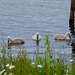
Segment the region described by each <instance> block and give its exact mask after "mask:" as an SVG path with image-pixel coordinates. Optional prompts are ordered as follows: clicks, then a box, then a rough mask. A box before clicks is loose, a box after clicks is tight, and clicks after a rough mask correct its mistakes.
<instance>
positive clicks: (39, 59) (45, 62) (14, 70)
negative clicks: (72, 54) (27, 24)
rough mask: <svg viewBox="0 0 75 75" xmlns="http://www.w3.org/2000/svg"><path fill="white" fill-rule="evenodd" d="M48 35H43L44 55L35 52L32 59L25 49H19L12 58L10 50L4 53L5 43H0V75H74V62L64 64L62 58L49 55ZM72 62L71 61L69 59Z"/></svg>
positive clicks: (50, 49) (50, 50)
mask: <svg viewBox="0 0 75 75" xmlns="http://www.w3.org/2000/svg"><path fill="white" fill-rule="evenodd" d="M49 38H50V37H49V35H46V36H45V38H44V39H45V43H44V46H45V47H46V50H45V55H43V56H39V54H36V59H35V60H34V61H33V60H32V59H30V58H29V56H28V54H27V53H26V51H24V50H22V51H20V50H19V53H18V56H17V58H13V56H12V52H8V53H7V54H6V49H5V47H6V45H4V41H3V43H1V45H2V48H3V49H2V51H1V53H2V55H0V75H74V74H75V70H74V69H75V64H73V65H71V64H64V61H63V59H60V58H58V59H57V60H55V59H54V58H53V56H52V55H51V52H52V51H54V50H52V48H50V43H51V42H50V41H49ZM71 62H73V61H71Z"/></svg>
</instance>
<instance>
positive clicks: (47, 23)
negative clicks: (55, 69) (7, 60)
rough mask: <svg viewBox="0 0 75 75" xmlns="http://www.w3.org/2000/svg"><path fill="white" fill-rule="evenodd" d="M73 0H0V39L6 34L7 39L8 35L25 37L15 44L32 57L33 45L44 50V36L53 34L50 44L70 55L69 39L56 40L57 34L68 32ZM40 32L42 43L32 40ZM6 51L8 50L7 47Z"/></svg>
mask: <svg viewBox="0 0 75 75" xmlns="http://www.w3.org/2000/svg"><path fill="white" fill-rule="evenodd" d="M70 4H71V2H70V0H7V1H5V0H1V1H0V35H1V36H0V40H1V38H2V32H3V36H4V38H5V42H6V43H7V36H11V37H12V38H15V37H21V38H24V40H25V44H24V45H21V46H12V50H13V51H14V53H15V54H17V52H15V49H16V50H17V51H18V49H19V48H25V49H26V51H27V52H28V53H29V54H30V56H31V57H33V55H34V49H35V50H36V51H37V50H39V54H41V55H42V54H43V52H44V49H45V48H42V47H43V45H44V42H45V41H44V39H43V38H44V36H45V35H47V34H49V35H51V38H50V41H51V42H52V43H51V47H52V48H53V49H54V50H55V52H57V51H58V52H59V53H60V55H61V54H62V55H64V54H65V57H66V58H67V59H71V54H72V51H71V50H72V47H71V45H70V42H69V41H55V40H54V36H55V34H58V33H61V34H65V33H66V32H69V31H70V30H69V15H70ZM36 32H39V34H40V35H41V37H42V40H41V41H40V42H39V46H37V45H36V42H35V41H33V40H32V36H33V35H34V34H35V33H36ZM7 51H9V50H8V49H7Z"/></svg>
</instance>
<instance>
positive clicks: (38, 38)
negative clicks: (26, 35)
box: [32, 32, 41, 41]
mask: <svg viewBox="0 0 75 75" xmlns="http://www.w3.org/2000/svg"><path fill="white" fill-rule="evenodd" d="M32 39H33V40H35V41H40V40H41V36H40V35H39V33H38V32H37V33H36V34H35V35H34V36H33V37H32Z"/></svg>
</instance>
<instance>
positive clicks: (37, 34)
mask: <svg viewBox="0 0 75 75" xmlns="http://www.w3.org/2000/svg"><path fill="white" fill-rule="evenodd" d="M36 36H37V40H38V38H39V33H38V32H37V33H36Z"/></svg>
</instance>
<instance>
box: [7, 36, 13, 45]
mask: <svg viewBox="0 0 75 75" xmlns="http://www.w3.org/2000/svg"><path fill="white" fill-rule="evenodd" d="M7 39H8V44H9V43H10V41H11V40H12V38H11V37H10V36H7Z"/></svg>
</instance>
